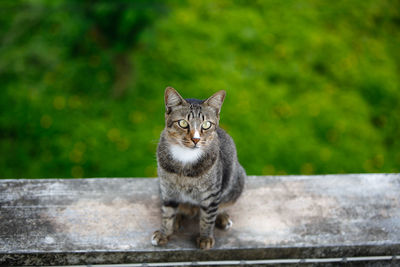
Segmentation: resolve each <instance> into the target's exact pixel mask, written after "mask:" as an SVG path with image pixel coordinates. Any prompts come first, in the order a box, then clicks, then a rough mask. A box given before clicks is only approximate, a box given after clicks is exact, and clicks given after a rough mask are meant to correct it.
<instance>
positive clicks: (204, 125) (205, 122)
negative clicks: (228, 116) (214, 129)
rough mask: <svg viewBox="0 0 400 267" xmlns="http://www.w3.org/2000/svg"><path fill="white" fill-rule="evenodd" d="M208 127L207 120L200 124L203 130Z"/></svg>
mask: <svg viewBox="0 0 400 267" xmlns="http://www.w3.org/2000/svg"><path fill="white" fill-rule="evenodd" d="M210 127H211V122H209V121H204V122H203V124H201V128H203V130H207V129H210Z"/></svg>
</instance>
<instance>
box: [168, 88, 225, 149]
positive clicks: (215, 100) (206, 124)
mask: <svg viewBox="0 0 400 267" xmlns="http://www.w3.org/2000/svg"><path fill="white" fill-rule="evenodd" d="M224 99H225V91H223V90H222V91H219V92H217V93H215V94H214V95H212V96H211V97H209V98H208V99H206V100H197V99H183V98H182V97H181V96H180V95H179V93H178V92H177V91H176V90H175V89H174V88H172V87H167V88H166V89H165V108H166V110H165V132H166V138H167V139H168V141H169V142H170V143H172V144H175V145H180V146H183V147H187V148H193V149H196V148H202V147H205V146H207V145H209V144H210V143H211V142H212V140H214V139H215V138H216V136H217V135H216V129H217V126H218V123H219V113H220V111H221V106H222V103H223V102H224Z"/></svg>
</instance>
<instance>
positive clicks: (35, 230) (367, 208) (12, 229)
mask: <svg viewBox="0 0 400 267" xmlns="http://www.w3.org/2000/svg"><path fill="white" fill-rule="evenodd" d="M399 197H400V174H368V175H326V176H280V177H274V176H264V177H249V178H248V180H247V184H246V189H245V192H244V194H243V196H242V198H241V199H240V200H239V201H238V203H237V204H236V205H235V206H233V207H231V208H229V211H230V214H231V217H232V219H233V222H234V224H233V228H232V229H231V230H230V231H227V232H224V231H219V230H216V246H215V248H214V249H212V250H210V251H199V250H197V249H196V247H195V242H194V240H195V238H196V236H197V234H198V229H197V228H198V227H197V224H196V221H188V222H186V223H185V224H184V227H183V229H181V230H180V231H179V233H177V234H176V235H174V236H173V237H172V239H171V241H170V243H169V244H168V245H167V246H166V247H164V248H156V247H153V246H152V245H151V243H150V237H151V234H152V232H153V231H154V230H156V229H157V228H158V227H159V225H160V201H159V195H158V181H157V179H137V178H136V179H134V178H113V179H78V180H76V179H75V180H67V179H46V180H0V264H2V265H51V264H53V265H68V264H107V263H135V262H158V261H201V260H245V259H248V260H259V259H288V258H289V259H292V258H293V259H295V258H332V257H357V256H384V255H385V256H391V255H399V254H400V201H399Z"/></svg>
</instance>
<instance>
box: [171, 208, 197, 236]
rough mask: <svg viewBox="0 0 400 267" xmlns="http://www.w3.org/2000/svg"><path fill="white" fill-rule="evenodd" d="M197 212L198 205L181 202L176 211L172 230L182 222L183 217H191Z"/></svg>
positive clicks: (178, 227) (177, 228)
mask: <svg viewBox="0 0 400 267" xmlns="http://www.w3.org/2000/svg"><path fill="white" fill-rule="evenodd" d="M198 213H199V207H198V206H195V205H191V204H188V203H181V204H179V206H178V212H177V214H176V218H175V222H174V231H178V230H179V229H180V228H181V227H182V224H183V220H184V219H185V218H189V219H192V218H194V217H196V216H197V215H198Z"/></svg>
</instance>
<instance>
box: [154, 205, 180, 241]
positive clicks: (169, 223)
mask: <svg viewBox="0 0 400 267" xmlns="http://www.w3.org/2000/svg"><path fill="white" fill-rule="evenodd" d="M178 205H179V204H178V203H177V202H175V201H164V202H163V204H162V206H161V216H162V218H161V228H160V230H157V231H155V232H154V233H153V235H152V237H151V243H152V244H153V245H154V246H164V245H166V244H167V243H168V238H169V237H170V236H171V235H172V233H173V232H174V221H175V217H176V211H177V208H178Z"/></svg>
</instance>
